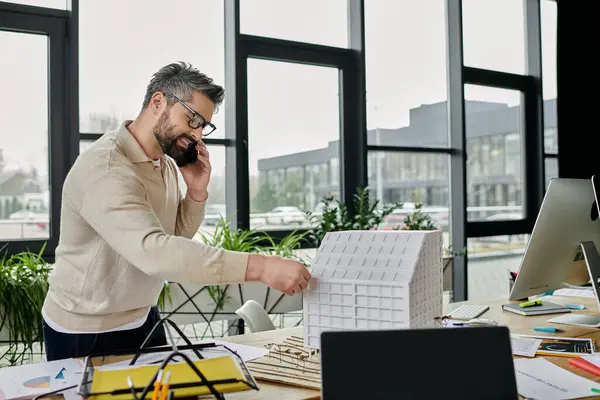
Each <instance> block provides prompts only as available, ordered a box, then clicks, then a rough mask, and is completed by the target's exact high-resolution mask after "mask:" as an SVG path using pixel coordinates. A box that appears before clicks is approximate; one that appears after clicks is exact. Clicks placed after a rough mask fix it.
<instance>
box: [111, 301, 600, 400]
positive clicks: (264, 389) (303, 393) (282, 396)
mask: <svg viewBox="0 0 600 400" xmlns="http://www.w3.org/2000/svg"><path fill="white" fill-rule="evenodd" d="M546 298H547V299H548V300H549V301H553V302H556V303H560V304H568V303H576V304H585V306H586V309H585V310H582V311H576V312H577V313H583V314H597V313H598V307H597V305H596V300H595V299H590V298H580V297H578V298H573V297H558V296H548V297H546ZM468 303H473V304H487V305H489V306H490V309H489V310H488V311H487V312H486V313H485V314H484V315H483V316H482V318H489V319H494V320H496V321H498V322H499V323H500V324H501V325H506V326H508V328H509V329H510V331H511V333H521V334H530V335H534V334H540V335H544V336H563V337H587V338H593V339H594V340H595V341H596V342H598V344H599V345H600V330H599V329H593V328H582V327H576V326H568V325H563V326H561V329H564V332H560V333H555V334H552V333H543V334H542V333H540V332H534V331H533V328H534V327H536V326H540V325H547V324H546V321H547V320H548V319H550V318H552V317H554V315H551V316H549V315H539V316H530V317H525V316H521V315H518V314H514V313H511V312H507V311H502V304H506V303H507V300H506V299H496V300H491V301H478V302H462V303H452V304H449V305H448V306H446V307H444V313H448V312H450V310H452V309H454V308H456V307H458V306H459V305H461V304H468ZM290 335H298V336H302V335H303V331H302V327H298V328H287V329H277V330H274V331H268V332H261V333H250V334H245V335H239V336H228V337H226V338H224V340H226V341H229V342H233V343H240V344H245V345H250V346H257V347H263V346H264V345H266V344H268V343H270V342H273V341H279V340H283V339H284V338H286V337H288V336H290ZM538 357H539V356H538ZM544 358H546V359H547V360H549V361H551V362H553V363H555V364H556V365H559V366H561V367H562V368H565V369H567V370H569V371H571V372H573V373H575V374H577V375H580V376H582V377H585V378H588V379H591V380H593V381H596V382H600V377H598V376H596V375H594V374H591V373H588V372H586V371H583V370H581V369H579V368H575V367H572V366H571V365H570V364H569V363H568V358H566V357H544ZM114 361H116V360H109V359H108V358H107V359H105V363H110V362H114ZM258 383H259V387H260V390H259V391H247V392H242V393H231V394H228V395H227V398H228V399H253V400H258V399H261V400H267V399H269V400H270V399H273V400H274V399H277V400H292V399H294V400H296V399H319V398H320V395H319V391H316V390H311V389H302V388H296V387H291V386H285V385H279V384H273V383H268V382H262V381H259V382H258ZM587 398H590V397H587ZM597 398H600V396H599V397H597Z"/></svg>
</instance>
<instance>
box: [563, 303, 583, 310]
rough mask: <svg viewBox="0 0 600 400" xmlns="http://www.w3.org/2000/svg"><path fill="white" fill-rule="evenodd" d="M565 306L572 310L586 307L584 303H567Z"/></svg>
mask: <svg viewBox="0 0 600 400" xmlns="http://www.w3.org/2000/svg"><path fill="white" fill-rule="evenodd" d="M565 307H567V308H570V309H572V310H583V309H584V308H585V306H584V305H583V304H565Z"/></svg>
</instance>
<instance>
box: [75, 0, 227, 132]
mask: <svg viewBox="0 0 600 400" xmlns="http://www.w3.org/2000/svg"><path fill="white" fill-rule="evenodd" d="M223 7H224V6H223V2H222V1H211V0H178V1H177V6H176V7H173V6H172V5H170V4H168V3H167V2H153V5H152V6H150V7H149V6H148V2H147V1H143V0H127V1H122V0H103V1H82V2H80V14H79V18H80V21H79V82H80V90H79V104H80V107H79V114H80V130H81V132H89V133H104V132H105V131H106V130H109V129H112V128H114V127H115V125H118V124H120V122H121V121H122V120H124V119H134V118H135V117H136V116H137V115H138V113H139V112H140V109H141V106H142V102H143V99H144V94H145V92H146V86H147V85H148V83H149V81H150V79H151V78H152V74H154V73H155V72H156V71H157V70H159V69H160V68H161V67H163V66H165V65H167V64H169V63H172V62H177V61H180V60H183V61H188V62H190V63H191V64H192V65H193V66H194V67H196V68H198V69H199V70H200V71H201V72H203V73H205V74H207V75H208V76H209V77H211V78H213V79H214V81H215V82H216V83H218V84H220V85H224V81H225V61H224V57H225V53H224V48H225V44H224V8H223ZM115 10H119V12H115ZM182 13H183V14H182ZM132 15H135V18H132ZM182 15H190V16H196V17H197V16H199V15H201V16H202V18H201V19H202V23H196V24H193V29H192V28H190V25H189V24H188V23H175V22H173V23H170V24H168V32H169V34H168V35H167V34H165V32H163V31H160V32H159V31H157V21H180V20H181V18H182ZM106 21H110V27H111V28H110V29H106ZM109 55H110V56H109ZM127 60H135V62H128V61H127ZM225 97H226V98H227V96H225ZM212 122H213V123H214V124H215V125H216V126H217V130H216V131H215V132H214V133H213V134H212V135H211V136H210V137H211V138H223V137H225V105H224V104H223V105H221V107H220V109H219V112H217V113H215V115H214V116H213V118H212Z"/></svg>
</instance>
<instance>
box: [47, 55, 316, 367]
mask: <svg viewBox="0 0 600 400" xmlns="http://www.w3.org/2000/svg"><path fill="white" fill-rule="evenodd" d="M223 97H224V90H223V88H222V87H221V86H219V85H217V84H215V83H214V82H213V80H212V79H211V78H209V77H207V76H206V75H205V74H203V73H201V72H200V71H198V70H197V69H195V68H193V67H192V66H191V65H190V64H188V63H184V62H179V63H173V64H169V65H167V66H165V67H163V68H161V69H160V70H159V71H158V72H156V73H155V74H154V75H153V77H152V79H151V81H150V83H149V85H148V87H147V90H146V94H145V96H144V100H143V103H142V109H141V112H140V113H139V115H138V116H137V117H136V119H135V120H133V121H131V120H127V121H124V122H123V123H122V124H121V126H120V127H119V128H117V129H116V130H115V131H112V132H108V133H106V134H104V135H103V136H102V137H101V138H100V139H98V140H97V141H96V142H95V143H94V144H93V145H92V146H91V147H90V148H89V149H88V150H87V151H85V152H84V153H82V154H81V155H80V156H79V157H78V158H77V160H76V162H75V164H74V165H73V167H72V168H71V170H70V171H69V173H68V175H67V178H66V180H65V183H64V187H63V193H62V204H61V232H60V238H59V244H58V247H57V249H56V263H55V267H54V270H53V272H52V274H51V276H50V279H49V285H50V287H49V290H48V294H47V296H46V299H45V302H44V306H43V309H42V316H43V331H44V342H45V346H46V358H47V360H48V361H52V360H57V359H64V358H74V357H84V356H87V355H90V354H95V353H106V352H114V351H119V350H125V349H134V348H139V347H140V346H141V345H142V343H143V342H144V340H145V338H146V336H147V335H148V334H149V333H150V331H151V330H152V329H153V328H154V327H155V325H156V323H157V322H158V321H159V320H160V316H159V311H158V308H157V307H156V304H157V301H158V297H159V294H160V292H161V290H162V288H163V285H164V282H165V281H166V280H170V281H176V282H193V283H197V284H201V285H217V284H235V283H242V282H247V281H259V282H263V283H264V284H265V285H268V286H269V287H271V288H273V289H276V290H279V291H282V292H284V293H286V294H289V295H293V294H295V293H299V292H300V291H302V290H303V289H305V288H306V286H307V285H308V281H309V279H310V273H309V272H308V270H307V269H306V268H305V267H304V265H302V264H301V263H299V262H296V261H293V260H289V259H285V258H282V257H278V256H266V255H259V254H247V253H241V252H233V251H227V250H223V249H219V248H213V247H209V246H206V245H204V244H202V243H200V242H198V241H195V240H193V237H194V235H195V234H196V232H197V231H198V228H199V227H200V224H201V223H202V220H203V218H204V209H205V205H206V201H207V199H208V197H209V193H208V184H209V181H210V174H211V164H210V155H209V152H208V150H207V148H206V145H205V144H204V143H203V142H202V138H203V137H204V136H207V135H209V134H211V133H212V132H213V131H214V130H215V129H217V127H215V126H214V125H213V124H212V122H211V119H212V117H213V114H214V112H215V109H216V108H217V107H218V106H219V105H220V104H221V103H222V101H223ZM178 169H179V171H180V172H181V175H182V177H183V180H184V181H185V184H186V194H185V196H182V195H181V194H180V193H181V192H182V190H180V187H179V183H178V174H177V170H178ZM166 344H167V340H166V336H165V332H164V329H162V327H161V328H160V329H159V330H158V331H157V333H156V334H155V335H154V336H153V339H152V341H151V342H150V343H149V345H150V346H160V345H166Z"/></svg>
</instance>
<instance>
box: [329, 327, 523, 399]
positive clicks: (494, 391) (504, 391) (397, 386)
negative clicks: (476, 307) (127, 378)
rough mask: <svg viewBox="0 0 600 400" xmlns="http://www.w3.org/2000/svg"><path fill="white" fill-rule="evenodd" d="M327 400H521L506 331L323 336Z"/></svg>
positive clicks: (442, 330) (481, 329)
mask: <svg viewBox="0 0 600 400" xmlns="http://www.w3.org/2000/svg"><path fill="white" fill-rule="evenodd" d="M321 383H322V396H323V397H322V398H323V400H334V399H353V398H360V399H363V398H364V399H428V398H444V399H452V398H457V399H517V398H518V394H517V384H516V379H515V371H514V365H513V357H512V350H511V344H510V334H509V331H508V328H506V327H469V328H437V329H406V330H387V331H342V332H339V331H338V332H323V333H322V334H321Z"/></svg>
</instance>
